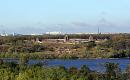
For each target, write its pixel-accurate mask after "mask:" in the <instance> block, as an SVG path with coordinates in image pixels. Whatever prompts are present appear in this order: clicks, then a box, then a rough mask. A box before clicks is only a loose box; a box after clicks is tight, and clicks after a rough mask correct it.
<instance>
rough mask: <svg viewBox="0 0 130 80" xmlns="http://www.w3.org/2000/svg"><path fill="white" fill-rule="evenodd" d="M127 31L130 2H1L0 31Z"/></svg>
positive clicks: (71, 0) (124, 0) (91, 0)
mask: <svg viewBox="0 0 130 80" xmlns="http://www.w3.org/2000/svg"><path fill="white" fill-rule="evenodd" d="M98 27H100V30H101V32H129V30H130V0H0V32H3V31H5V32H8V33H13V32H17V33H23V34H28V33H44V32H48V31H62V32H69V33H70V32H73V33H76V32H97V28H98Z"/></svg>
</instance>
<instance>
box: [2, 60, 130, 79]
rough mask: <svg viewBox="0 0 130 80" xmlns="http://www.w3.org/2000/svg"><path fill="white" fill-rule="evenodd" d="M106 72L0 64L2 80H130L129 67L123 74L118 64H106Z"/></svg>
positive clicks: (84, 67) (86, 68) (9, 63)
mask: <svg viewBox="0 0 130 80" xmlns="http://www.w3.org/2000/svg"><path fill="white" fill-rule="evenodd" d="M104 66H105V67H106V71H105V72H104V73H99V72H96V71H92V70H90V69H89V68H88V67H87V66H86V65H83V66H81V68H80V69H77V68H75V67H70V68H68V69H67V68H65V67H64V66H59V67H45V66H44V65H42V64H40V65H39V64H35V65H32V66H29V65H27V64H16V63H14V62H2V63H0V80H129V79H130V77H129V74H130V72H129V69H130V68H129V66H128V68H127V69H126V72H125V73H124V72H121V71H120V69H119V67H118V64H115V63H106V64H105V65H104Z"/></svg>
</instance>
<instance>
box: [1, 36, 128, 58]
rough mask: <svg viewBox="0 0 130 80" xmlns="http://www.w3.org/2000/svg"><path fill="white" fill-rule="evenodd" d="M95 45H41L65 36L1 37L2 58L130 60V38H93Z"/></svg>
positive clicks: (89, 43) (90, 42) (91, 42)
mask: <svg viewBox="0 0 130 80" xmlns="http://www.w3.org/2000/svg"><path fill="white" fill-rule="evenodd" d="M89 36H90V35H86V34H83V35H75V34H70V35H69V38H72V39H73V38H79V39H88V38H89ZM92 36H93V38H94V41H89V42H80V43H75V44H67V43H57V42H55V43H50V42H48V41H46V42H43V43H39V42H37V38H38V39H39V41H42V40H46V39H63V38H64V35H42V36H30V35H23V36H4V37H3V36H0V58H19V57H20V56H21V55H25V56H28V58H33V59H48V58H49V59H54V58H65V59H66V58H67V59H68V58H71V59H72V58H129V57H130V34H93V35H92Z"/></svg>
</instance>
